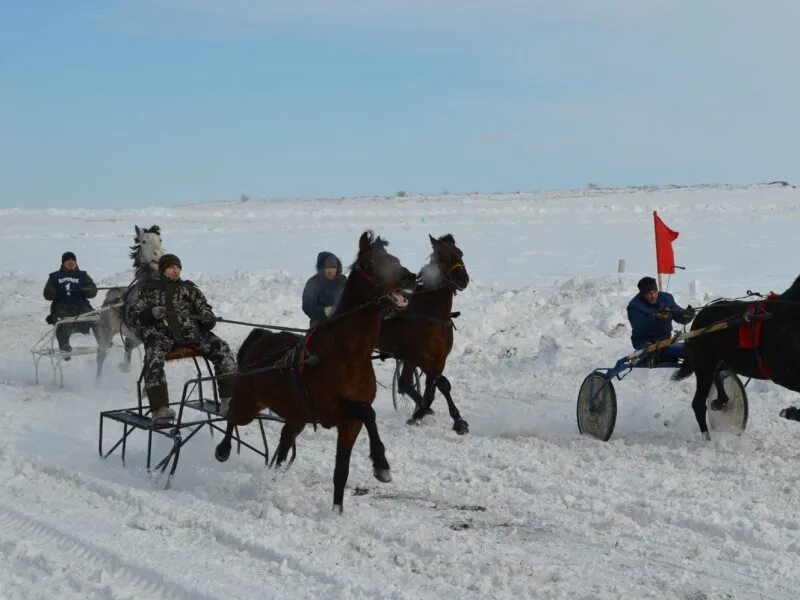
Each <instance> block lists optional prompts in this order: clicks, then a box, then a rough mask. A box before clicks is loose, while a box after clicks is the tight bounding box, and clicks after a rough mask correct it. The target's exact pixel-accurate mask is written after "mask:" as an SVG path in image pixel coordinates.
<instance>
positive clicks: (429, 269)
mask: <svg viewBox="0 0 800 600" xmlns="http://www.w3.org/2000/svg"><path fill="white" fill-rule="evenodd" d="M428 237H430V240H431V246H433V254H431V259H430V262H429V263H428V264H427V265H425V266H424V267H423V268H422V271H420V273H419V278H418V281H419V282H420V283H419V284H418V285H417V288H416V289H415V290H414V293H413V294H412V295H411V296H410V297H409V305H408V308H407V309H406V310H404V311H403V312H398V313H394V314H393V315H391V316H389V317H387V318H385V319H384V320H383V322H382V323H381V334H380V337H379V338H378V350H380V351H381V352H385V353H387V354H390V355H391V356H393V357H395V358H396V359H398V360H400V361H402V363H403V368H402V371H401V373H400V378H399V381H398V386H397V388H398V391H399V392H400V393H403V394H407V395H409V396H411V398H413V399H414V402H415V403H416V405H417V408H416V409H415V411H414V414H413V415H412V416H411V421H410V422H411V423H414V422H417V421H419V420H420V419H421V418H422V417H423V416H424V415H426V414H429V413H430V412H431V404H432V403H433V397H434V395H435V394H436V389H437V388H438V389H439V391H440V392H442V394H443V395H444V397H445V400H447V408H448V410H449V411H450V416H451V417H452V419H453V429H454V430H455V431H456V432H457V433H458V434H459V435H463V434H465V433H467V432H468V431H469V425H468V423H467V422H466V421H465V420H464V419H462V418H461V414H460V413H459V412H458V408H456V405H455V403H454V402H453V398H452V397H451V396H450V381H448V379H447V377H445V376H444V375H443V374H442V372H443V371H444V366H445V362H446V361H447V356H448V355H449V354H450V350H451V349H452V348H453V319H452V316H451V311H452V309H453V296H455V294H456V292H460V291H461V290H463V289H464V288H466V287H467V285H468V284H469V274H467V269H466V267H465V266H464V255H463V253H462V252H461V250H460V249H459V247H458V246H456V241H455V239H454V238H453V236H452V235H450V234H449V233H448V234H447V235H443V236H442V237H440V238H439V239H435V238H434V237H433V236H428ZM416 368H419V369H421V370H422V372H423V373H425V375H426V377H425V393H424V396H423V395H420V393H419V392H418V391H417V389H416V388H415V386H414V369H416Z"/></svg>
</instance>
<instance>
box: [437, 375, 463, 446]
mask: <svg viewBox="0 0 800 600" xmlns="http://www.w3.org/2000/svg"><path fill="white" fill-rule="evenodd" d="M434 382H435V383H436V387H437V388H439V391H440V392H442V395H443V396H444V399H445V400H447V409H448V410H449V411H450V416H451V417H452V418H453V431H455V432H456V433H457V434H458V435H464V434H465V433H469V423H467V422H466V421H465V420H464V419H462V418H461V413H460V412H458V408H456V404H455V402H453V397H452V396H451V395H450V389H451V388H450V380H449V379H447V377H445V376H444V375H442V374H441V373H440V374H439V375H437V376H436V378H435V379H434Z"/></svg>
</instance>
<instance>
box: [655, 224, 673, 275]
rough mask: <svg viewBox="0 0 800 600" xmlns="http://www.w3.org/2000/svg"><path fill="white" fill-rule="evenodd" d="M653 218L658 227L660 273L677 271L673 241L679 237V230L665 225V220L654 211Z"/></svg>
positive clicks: (657, 254)
mask: <svg viewBox="0 0 800 600" xmlns="http://www.w3.org/2000/svg"><path fill="white" fill-rule="evenodd" d="M653 220H654V222H655V227H656V262H657V263H658V272H659V273H669V274H670V275H671V274H673V273H674V272H675V254H674V252H673V251H672V242H674V241H675V240H677V239H678V232H677V231H672V229H670V228H669V227H667V226H666V225H664V221H662V220H661V217H659V216H658V212H656V211H653Z"/></svg>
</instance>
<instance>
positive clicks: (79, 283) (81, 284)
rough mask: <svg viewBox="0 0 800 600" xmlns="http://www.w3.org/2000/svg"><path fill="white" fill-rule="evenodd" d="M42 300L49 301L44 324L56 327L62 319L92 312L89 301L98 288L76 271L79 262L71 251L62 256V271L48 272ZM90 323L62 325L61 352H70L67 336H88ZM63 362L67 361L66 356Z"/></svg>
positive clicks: (57, 338) (58, 339)
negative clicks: (74, 334)
mask: <svg viewBox="0 0 800 600" xmlns="http://www.w3.org/2000/svg"><path fill="white" fill-rule="evenodd" d="M43 293H44V297H45V300H50V314H49V315H48V317H47V319H46V321H47V322H48V323H50V324H51V325H55V323H56V322H57V321H60V320H61V319H67V318H70V317H77V316H79V315H82V314H84V313H87V312H90V311H91V310H92V305H91V304H90V303H89V298H94V297H95V296H96V295H97V286H96V285H95V284H94V281H92V278H91V277H89V274H88V273H87V272H86V271H81V270H80V269H79V268H78V260H77V258H76V257H75V253H73V252H64V254H62V255H61V268H60V269H59V270H58V271H54V272H53V273H50V275H49V276H48V278H47V283H46V284H45V286H44V292H43ZM90 328H92V329H93V327H92V325H90V324H89V323H74V324H64V325H61V326H59V327H58V328H57V329H56V340H57V341H58V347H59V349H60V350H61V351H63V352H71V351H72V346H70V344H69V337H70V336H71V335H72V334H73V333H89V330H90ZM64 360H69V357H68V356H67V357H65V358H64Z"/></svg>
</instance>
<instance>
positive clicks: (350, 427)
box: [333, 419, 361, 513]
mask: <svg viewBox="0 0 800 600" xmlns="http://www.w3.org/2000/svg"><path fill="white" fill-rule="evenodd" d="M336 429H337V431H338V436H337V438H336V467H335V468H334V469H333V510H334V512H338V513H341V512H342V510H343V502H344V486H345V485H347V477H348V475H350V454H351V453H352V452H353V444H355V443H356V438H357V437H358V434H359V432H360V431H361V421H359V420H357V419H351V420H349V421H345V422H344V423H342V424H341V425H337V426H336Z"/></svg>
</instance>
